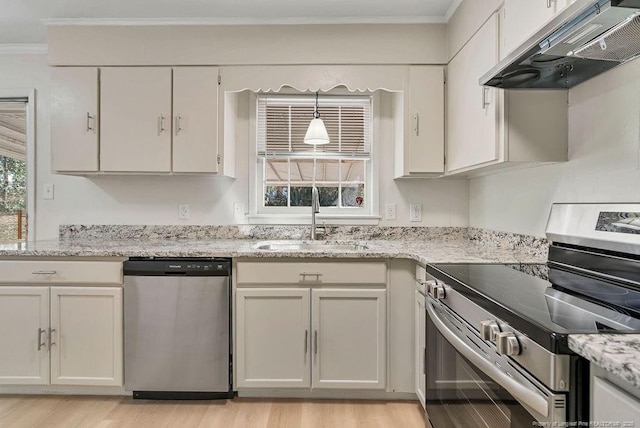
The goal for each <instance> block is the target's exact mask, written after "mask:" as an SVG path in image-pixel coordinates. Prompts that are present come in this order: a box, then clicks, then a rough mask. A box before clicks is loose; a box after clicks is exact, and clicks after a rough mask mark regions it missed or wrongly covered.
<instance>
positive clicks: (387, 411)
mask: <svg viewBox="0 0 640 428" xmlns="http://www.w3.org/2000/svg"><path fill="white" fill-rule="evenodd" d="M0 427H1V428H23V427H25V428H26V427H29V428H31V427H43V428H57V427H60V428H72V427H99V428H107V427H108V428H115V427H117V428H126V427H132V428H133V427H135V428H145V427H153V428H156V427H180V428H189V427H215V428H217V427H220V428H296V427H312V428H316V427H331V428H336V427H339V428H350V427H362V428H365V427H366V428H376V427H379V428H393V427H399V428H413V427H416V428H429V423H428V422H427V421H426V419H425V416H424V413H423V410H422V407H421V406H420V404H419V403H418V402H417V401H392V402H386V401H385V402H383V401H365V400H362V401H359V400H358V401H356V400H293V399H291V400H284V399H248V398H236V399H234V400H220V401H147V400H135V401H134V400H133V399H131V398H128V397H106V396H105V397H103V396H99V397H96V396H83V397H80V396H51V395H48V396H25V395H0Z"/></svg>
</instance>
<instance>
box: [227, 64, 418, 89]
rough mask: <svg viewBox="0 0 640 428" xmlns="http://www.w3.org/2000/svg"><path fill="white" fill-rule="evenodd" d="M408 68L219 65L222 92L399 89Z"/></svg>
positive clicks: (386, 66)
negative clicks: (342, 87)
mask: <svg viewBox="0 0 640 428" xmlns="http://www.w3.org/2000/svg"><path fill="white" fill-rule="evenodd" d="M408 74H409V67H408V66H403V65H397V66H396V65H268V66H257V65H256V66H229V67H220V77H221V84H220V86H221V90H222V91H223V92H240V91H245V90H249V91H253V92H278V91H280V90H281V89H282V88H283V87H291V88H294V89H296V90H298V91H301V92H304V91H309V92H316V91H322V92H326V91H329V90H331V89H334V88H336V87H339V86H344V87H346V88H347V89H348V90H349V91H351V92H374V91H377V90H385V91H388V92H403V91H404V90H405V87H406V85H407V82H408Z"/></svg>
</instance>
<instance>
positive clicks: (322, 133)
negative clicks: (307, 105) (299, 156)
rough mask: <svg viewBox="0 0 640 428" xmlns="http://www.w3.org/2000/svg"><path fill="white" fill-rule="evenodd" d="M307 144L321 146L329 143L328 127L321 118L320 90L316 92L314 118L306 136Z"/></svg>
mask: <svg viewBox="0 0 640 428" xmlns="http://www.w3.org/2000/svg"><path fill="white" fill-rule="evenodd" d="M304 142H305V144H311V145H312V146H319V145H322V144H329V134H328V133H327V128H326V127H325V126H324V122H323V121H322V119H320V112H319V111H318V92H316V108H315V110H314V111H313V119H311V123H309V129H307V133H306V134H305V136H304Z"/></svg>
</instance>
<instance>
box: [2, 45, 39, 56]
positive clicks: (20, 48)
mask: <svg viewBox="0 0 640 428" xmlns="http://www.w3.org/2000/svg"><path fill="white" fill-rule="evenodd" d="M46 53H47V45H46V43H0V54H46Z"/></svg>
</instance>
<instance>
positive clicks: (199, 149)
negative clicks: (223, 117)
mask: <svg viewBox="0 0 640 428" xmlns="http://www.w3.org/2000/svg"><path fill="white" fill-rule="evenodd" d="M217 119H218V68H217V67H176V68H174V69H173V120H174V122H173V172H200V173H203V172H207V173H211V174H215V173H217V172H218V135H217V133H218V120H217Z"/></svg>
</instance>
